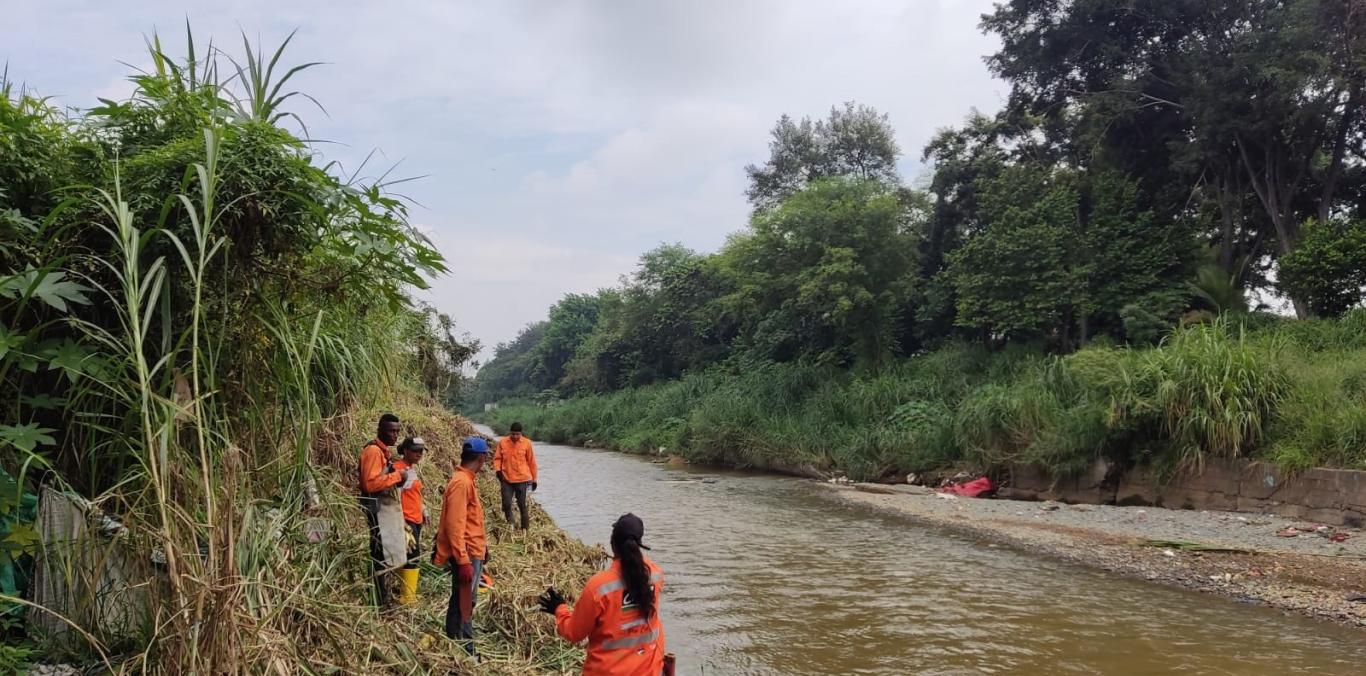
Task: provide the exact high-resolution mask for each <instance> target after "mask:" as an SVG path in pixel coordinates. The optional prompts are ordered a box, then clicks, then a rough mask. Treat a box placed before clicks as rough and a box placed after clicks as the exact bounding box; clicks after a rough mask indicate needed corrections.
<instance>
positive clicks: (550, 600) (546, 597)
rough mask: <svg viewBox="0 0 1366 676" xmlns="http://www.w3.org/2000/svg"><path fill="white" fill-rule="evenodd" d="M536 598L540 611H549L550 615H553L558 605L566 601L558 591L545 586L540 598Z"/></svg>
mask: <svg viewBox="0 0 1366 676" xmlns="http://www.w3.org/2000/svg"><path fill="white" fill-rule="evenodd" d="M537 600H538V601H539V602H540V604H541V612H543V613H550V614H551V615H554V614H555V610H556V609H558V608H559V607H560V606H562V605H565V604H566V603H568V602H567V601H565V600H564V597H563V596H560V593H559V592H557V591H555V588H554V587H549V588H547V589H546V590H545V593H544V594H541V598H539V599H537Z"/></svg>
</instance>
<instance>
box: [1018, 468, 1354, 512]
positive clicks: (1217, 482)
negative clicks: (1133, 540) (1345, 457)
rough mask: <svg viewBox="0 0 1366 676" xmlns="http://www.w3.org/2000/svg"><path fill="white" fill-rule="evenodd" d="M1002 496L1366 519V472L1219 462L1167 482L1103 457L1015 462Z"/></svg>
mask: <svg viewBox="0 0 1366 676" xmlns="http://www.w3.org/2000/svg"><path fill="white" fill-rule="evenodd" d="M1009 474H1010V476H1009V479H1008V482H1007V484H1006V486H1004V487H1003V488H1001V490H1000V495H1001V497H1005V498H1012V499H1016V500H1057V501H1060V502H1068V503H1084V504H1119V505H1155V506H1159V507H1167V508H1171V509H1210V510H1224V511H1236V512H1253V513H1260V514H1276V515H1278V516H1284V517H1288V518H1295V519H1304V520H1306V521H1313V522H1316V523H1325V524H1331V525H1335V526H1344V525H1345V526H1352V527H1358V528H1359V527H1362V526H1363V525H1366V472H1362V471H1355V470H1344V469H1321V468H1320V469H1311V470H1306V471H1304V472H1301V473H1299V474H1296V475H1294V476H1289V475H1287V474H1285V473H1284V472H1281V471H1280V470H1278V469H1276V468H1275V467H1273V466H1272V465H1270V464H1268V463H1264V462H1252V461H1248V460H1223V459H1219V460H1211V461H1208V462H1206V463H1205V466H1204V468H1203V470H1202V471H1200V472H1199V473H1185V474H1180V475H1177V476H1175V477H1171V478H1169V479H1168V480H1167V481H1166V482H1162V481H1159V479H1158V477H1157V476H1156V474H1155V473H1154V472H1153V471H1152V469H1151V468H1148V467H1136V468H1132V469H1129V470H1127V471H1126V470H1123V469H1121V468H1119V467H1116V466H1115V465H1113V464H1111V463H1108V462H1106V461H1104V460H1098V461H1096V462H1095V464H1093V465H1092V466H1091V467H1090V468H1089V469H1088V470H1087V471H1085V472H1083V473H1081V474H1079V475H1077V476H1073V477H1061V478H1055V477H1052V476H1050V475H1049V474H1048V473H1046V472H1044V471H1043V470H1041V469H1039V468H1037V467H1033V466H1024V465H1018V466H1014V467H1012V468H1010V473H1009Z"/></svg>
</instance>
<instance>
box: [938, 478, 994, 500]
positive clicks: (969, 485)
mask: <svg viewBox="0 0 1366 676" xmlns="http://www.w3.org/2000/svg"><path fill="white" fill-rule="evenodd" d="M994 490H996V485H995V484H993V483H991V479H988V478H986V477H982V478H980V479H973V480H972V481H968V482H966V483H961V484H958V485H957V486H946V487H944V488H941V489H939V492H941V493H952V494H953V495H961V496H963V497H965V498H980V497H982V496H983V495H986V494H987V493H990V492H992V491H994Z"/></svg>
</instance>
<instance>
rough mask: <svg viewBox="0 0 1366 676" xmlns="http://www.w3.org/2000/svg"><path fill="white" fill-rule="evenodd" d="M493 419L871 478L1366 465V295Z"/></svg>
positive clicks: (741, 379)
mask: <svg viewBox="0 0 1366 676" xmlns="http://www.w3.org/2000/svg"><path fill="white" fill-rule="evenodd" d="M489 419H490V422H491V423H493V424H494V425H495V426H501V425H506V424H508V423H510V422H511V421H513V420H521V421H522V422H524V423H525V424H526V425H527V426H528V431H529V433H530V434H531V435H532V436H534V437H536V438H540V439H545V440H547V441H552V442H562V443H574V444H593V445H599V446H605V447H609V448H616V449H619V450H625V451H632V452H658V449H660V448H664V449H665V450H666V452H668V453H678V454H681V455H684V456H687V457H690V458H692V459H695V460H700V461H707V462H715V463H722V464H729V465H736V466H752V467H769V468H778V469H808V470H810V469H815V470H840V471H844V472H847V473H848V474H850V475H852V476H856V477H863V478H869V477H877V476H885V475H896V474H900V473H904V472H909V471H923V470H929V469H937V468H942V467H946V466H950V465H954V464H962V463H966V464H970V465H973V466H977V467H984V468H990V467H998V466H1000V465H1002V464H1003V463H1006V462H1011V461H1026V462H1034V463H1038V464H1042V465H1045V466H1048V467H1051V468H1055V469H1059V470H1068V469H1076V468H1078V467H1081V466H1083V465H1085V464H1086V463H1088V462H1089V461H1090V460H1092V459H1093V458H1095V457H1096V456H1098V455H1102V454H1103V455H1107V456H1110V457H1113V458H1118V459H1121V460H1125V461H1133V462H1138V461H1151V462H1156V463H1159V464H1164V465H1167V466H1177V465H1180V464H1182V463H1192V462H1196V461H1198V460H1199V459H1200V458H1202V457H1206V456H1209V455H1237V456H1255V457H1262V458H1267V459H1271V460H1273V461H1275V462H1277V463H1279V464H1281V465H1283V466H1288V467H1292V468H1303V467H1308V466H1315V465H1320V466H1338V467H1353V468H1360V469H1366V311H1357V312H1354V313H1351V314H1349V315H1348V316H1346V317H1344V318H1343V319H1341V320H1337V321H1303V322H1297V321H1273V320H1269V319H1267V318H1253V319H1252V320H1249V321H1248V322H1247V324H1246V327H1242V326H1229V325H1222V324H1221V325H1213V326H1198V327H1193V328H1191V329H1188V330H1185V331H1182V332H1178V333H1177V334H1175V335H1173V336H1172V337H1171V338H1169V339H1168V340H1167V341H1166V342H1165V343H1163V345H1162V346H1160V347H1155V348H1146V349H1128V348H1117V347H1107V346H1093V347H1090V348H1087V349H1084V350H1081V351H1080V352H1077V353H1075V354H1072V355H1069V356H1067V357H1063V358H1052V357H1046V356H1043V355H1041V354H1039V353H1038V352H1037V351H1031V350H1028V349H1024V348H1011V349H1007V350H1006V351H1004V352H998V353H989V352H986V351H984V350H982V349H980V348H977V347H974V346H967V345H950V346H946V347H943V348H941V349H939V350H937V351H934V352H932V353H929V354H926V355H923V356H919V357H915V358H912V359H909V360H906V361H904V362H902V363H900V364H897V365H895V366H894V367H892V368H890V369H888V370H887V371H885V372H884V373H882V374H879V375H875V376H868V375H862V376H859V375H851V374H848V373H843V372H839V371H836V370H832V369H824V368H817V367H808V366H799V365H790V364H788V365H778V364H770V365H765V366H762V367H758V368H751V369H746V370H739V371H737V372H728V371H725V370H722V369H717V370H713V371H709V372H706V373H701V374H694V375H691V376H687V377H685V378H683V379H681V380H678V381H672V382H667V383H658V384H654V385H650V386H647V387H643V388H636V389H630V390H624V391H620V392H615V393H612V394H607V395H599V396H589V397H580V398H575V399H571V400H569V401H568V402H566V403H565V404H564V405H562V406H559V407H556V408H549V409H545V408H538V407H535V406H532V405H528V404H510V405H504V406H503V407H501V408H500V409H498V410H497V411H496V412H495V413H493V414H492V415H490V416H489Z"/></svg>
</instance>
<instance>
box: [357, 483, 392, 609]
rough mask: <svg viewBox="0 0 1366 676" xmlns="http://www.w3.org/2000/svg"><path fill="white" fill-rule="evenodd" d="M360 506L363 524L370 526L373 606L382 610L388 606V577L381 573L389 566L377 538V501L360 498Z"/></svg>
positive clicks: (381, 543)
mask: <svg viewBox="0 0 1366 676" xmlns="http://www.w3.org/2000/svg"><path fill="white" fill-rule="evenodd" d="M360 506H361V511H363V512H365V522H366V524H367V525H369V526H370V572H371V573H372V574H373V575H374V577H375V605H377V606H379V607H381V608H384V607H386V606H388V605H389V580H388V577H389V576H388V574H386V573H383V572H382V571H383V570H384V569H386V568H388V567H389V565H388V564H387V563H386V562H385V561H384V543H383V542H382V541H380V537H379V500H378V499H376V498H369V497H361V499H360Z"/></svg>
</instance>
